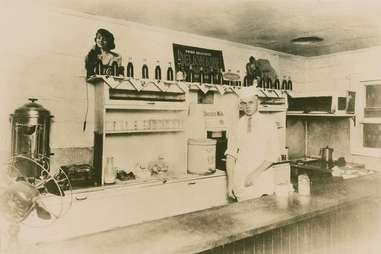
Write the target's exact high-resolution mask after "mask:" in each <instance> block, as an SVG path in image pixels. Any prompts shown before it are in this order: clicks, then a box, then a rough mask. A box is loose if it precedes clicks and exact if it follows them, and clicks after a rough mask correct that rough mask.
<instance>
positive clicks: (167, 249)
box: [19, 173, 381, 254]
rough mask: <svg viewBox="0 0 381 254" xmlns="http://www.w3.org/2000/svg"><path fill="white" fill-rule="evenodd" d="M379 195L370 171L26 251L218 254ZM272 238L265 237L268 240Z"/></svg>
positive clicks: (377, 178)
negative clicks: (303, 191)
mask: <svg viewBox="0 0 381 254" xmlns="http://www.w3.org/2000/svg"><path fill="white" fill-rule="evenodd" d="M380 197H381V174H379V173H375V174H372V175H368V176H362V177H358V178H354V179H348V180H341V181H340V180H339V181H332V182H329V183H324V184H321V185H315V186H313V188H312V195H311V196H309V197H308V196H300V195H298V194H296V193H295V194H292V195H291V196H289V197H285V198H284V197H276V196H266V197H262V198H259V199H255V200H248V201H245V202H240V203H233V204H229V205H225V206H221V207H215V208H211V209H207V210H202V211H197V212H193V213H188V214H183V215H179V216H174V217H169V218H164V219H160V220H156V221H152V222H147V223H141V224H137V225H132V226H127V227H121V228H115V229H113V230H110V231H106V232H101V233H96V234H92V235H87V236H82V237H77V238H73V239H69V240H65V241H60V242H51V243H44V244H39V245H34V246H28V248H27V249H28V251H29V253H30V251H31V250H32V249H33V253H81V254H84V253H92V254H96V253H140V254H142V253H198V252H202V251H207V250H210V252H212V253H220V252H219V251H218V250H221V248H223V246H228V245H229V244H231V243H234V242H236V241H240V240H242V239H250V237H254V236H257V235H260V234H263V233H265V232H269V231H271V230H275V229H278V228H282V227H287V226H288V225H291V224H295V223H299V222H302V221H306V220H308V219H312V218H315V217H317V216H321V215H324V214H327V213H330V212H332V211H337V210H338V209H340V208H343V207H344V208H345V207H349V206H351V205H354V204H361V203H364V202H367V201H372V200H379V198H380ZM379 204H381V203H379ZM380 207H381V206H380ZM374 214H379V212H376V213H374ZM330 232H331V231H330ZM274 239H275V238H274V236H271V238H270V242H274V241H275V240H274ZM290 241H291V240H290ZM263 246H265V245H263ZM214 248H217V249H215V250H217V251H213V249H214ZM218 248H220V249H218ZM261 248H262V247H261ZM21 249H23V248H21ZM21 249H19V250H20V251H21ZM236 253H239V252H236ZM261 253H266V252H265V251H263V252H261Z"/></svg>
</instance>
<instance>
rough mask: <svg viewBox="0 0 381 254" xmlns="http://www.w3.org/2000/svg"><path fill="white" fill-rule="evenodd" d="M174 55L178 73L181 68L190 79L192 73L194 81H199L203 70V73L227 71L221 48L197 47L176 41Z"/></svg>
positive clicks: (212, 73)
mask: <svg viewBox="0 0 381 254" xmlns="http://www.w3.org/2000/svg"><path fill="white" fill-rule="evenodd" d="M173 55H174V62H175V70H176V73H177V72H178V71H179V70H181V71H183V72H184V73H185V74H188V75H187V76H188V79H189V78H190V75H192V78H193V81H199V79H200V76H201V75H200V74H201V72H202V73H203V74H208V75H214V74H216V73H218V72H220V71H222V72H224V71H225V66H224V58H223V56H222V51H221V50H212V49H204V48H197V47H191V46H185V45H179V44H175V43H174V44H173ZM188 81H189V80H188ZM207 83H209V82H207Z"/></svg>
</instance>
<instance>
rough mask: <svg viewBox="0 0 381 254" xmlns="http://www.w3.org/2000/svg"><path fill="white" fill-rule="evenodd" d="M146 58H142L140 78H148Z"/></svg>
mask: <svg viewBox="0 0 381 254" xmlns="http://www.w3.org/2000/svg"><path fill="white" fill-rule="evenodd" d="M146 61H147V60H146V59H144V60H143V66H142V78H143V79H148V78H149V77H148V66H147V64H146Z"/></svg>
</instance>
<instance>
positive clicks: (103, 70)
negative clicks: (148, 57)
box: [94, 59, 227, 84]
mask: <svg viewBox="0 0 381 254" xmlns="http://www.w3.org/2000/svg"><path fill="white" fill-rule="evenodd" d="M195 69H196V68H195V67H192V65H190V66H189V67H183V66H180V67H179V70H178V71H177V73H176V77H175V75H174V70H173V68H172V64H171V62H169V67H168V68H167V76H166V80H168V81H173V80H174V79H175V78H176V81H186V82H199V83H208V84H225V83H226V84H227V82H226V81H225V82H224V80H223V78H222V69H220V70H216V69H213V68H210V69H209V70H204V69H203V67H197V70H195ZM94 72H95V74H98V75H111V76H119V75H122V76H126V77H129V78H133V77H135V73H134V65H133V63H132V62H131V59H129V62H128V64H127V66H126V72H124V67H123V66H118V64H117V63H116V62H114V63H113V64H112V65H111V66H105V65H102V63H101V62H100V63H98V65H97V66H95V69H94ZM141 78H142V79H149V71H148V66H147V64H146V63H145V60H144V63H143V66H142V70H141ZM155 79H156V80H162V79H163V78H162V72H161V67H160V65H159V61H157V65H156V67H155Z"/></svg>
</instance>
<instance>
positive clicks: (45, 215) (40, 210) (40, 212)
mask: <svg viewBox="0 0 381 254" xmlns="http://www.w3.org/2000/svg"><path fill="white" fill-rule="evenodd" d="M36 212H37V216H38V217H39V218H41V219H43V220H50V219H51V218H52V215H51V214H50V213H49V212H48V210H46V209H45V208H44V207H42V206H41V205H40V204H39V203H38V202H36Z"/></svg>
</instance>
